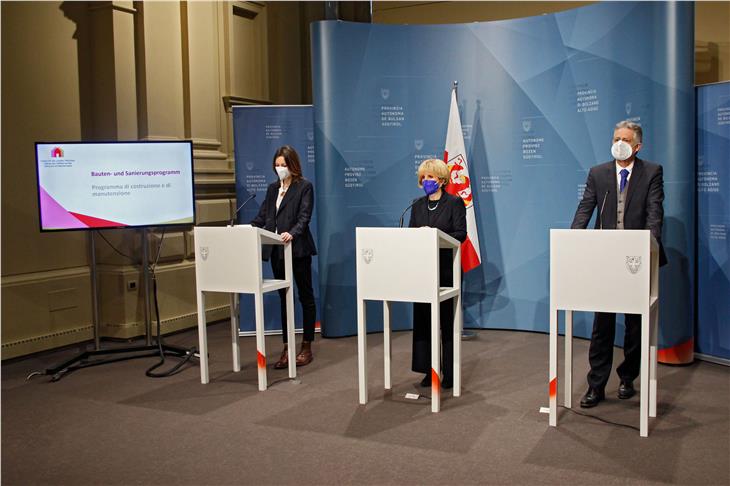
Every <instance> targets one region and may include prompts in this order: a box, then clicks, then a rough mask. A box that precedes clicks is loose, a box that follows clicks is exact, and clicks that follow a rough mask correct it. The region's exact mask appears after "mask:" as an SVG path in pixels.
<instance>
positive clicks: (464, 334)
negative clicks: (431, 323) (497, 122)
mask: <svg viewBox="0 0 730 486" xmlns="http://www.w3.org/2000/svg"><path fill="white" fill-rule="evenodd" d="M451 89H452V90H453V91H454V94H455V95H456V102H457V103H458V102H459V81H458V80H456V79H455V80H454V82H453V83H452V85H451ZM461 278H462V280H463V279H464V274H463V273H462V274H461ZM462 288H463V286H462ZM476 337H477V333H476V332H475V331H472V330H469V329H462V330H461V340H462V341H469V340H472V339H474V338H476Z"/></svg>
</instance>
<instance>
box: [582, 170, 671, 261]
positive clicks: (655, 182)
mask: <svg viewBox="0 0 730 486" xmlns="http://www.w3.org/2000/svg"><path fill="white" fill-rule="evenodd" d="M626 190H627V191H628V192H627V193H626V203H625V207H624V228H625V229H648V230H650V231H651V234H652V235H653V236H654V238H656V240H657V243H659V265H665V264H666V263H667V257H666V255H665V253H664V246H663V245H662V223H663V221H664V206H663V202H664V179H663V170H662V166H661V165H659V164H654V163H652V162H647V161H644V160H641V159H639V158H638V157H637V158H636V159H635V160H634V168H633V170H632V173H631V178H630V179H629V185H628V188H627V189H626ZM604 198H605V201H606V203H605V207H604V208H603V214H601V206H602V205H603V201H604ZM617 208H618V185H617V182H616V162H615V161H613V160H612V161H611V162H606V163H604V164H601V165H597V166H595V167H592V168H591V170H590V171H589V172H588V180H587V181H586V190H585V193H583V199H582V200H581V201H580V204H579V205H578V209H577V210H576V212H575V217H574V218H573V223H572V224H571V225H570V227H571V228H572V229H585V228H586V227H587V226H588V222H589V221H590V219H591V215H592V214H593V210H594V209H596V210H597V213H598V214H597V216H596V224H595V228H596V229H600V228H603V229H616V211H617Z"/></svg>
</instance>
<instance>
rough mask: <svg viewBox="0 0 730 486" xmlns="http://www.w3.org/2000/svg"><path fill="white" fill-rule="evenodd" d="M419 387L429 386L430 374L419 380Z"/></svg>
mask: <svg viewBox="0 0 730 486" xmlns="http://www.w3.org/2000/svg"><path fill="white" fill-rule="evenodd" d="M420 385H421V386H422V387H427V386H431V374H430V373H426V376H424V377H423V379H422V380H421V383H420Z"/></svg>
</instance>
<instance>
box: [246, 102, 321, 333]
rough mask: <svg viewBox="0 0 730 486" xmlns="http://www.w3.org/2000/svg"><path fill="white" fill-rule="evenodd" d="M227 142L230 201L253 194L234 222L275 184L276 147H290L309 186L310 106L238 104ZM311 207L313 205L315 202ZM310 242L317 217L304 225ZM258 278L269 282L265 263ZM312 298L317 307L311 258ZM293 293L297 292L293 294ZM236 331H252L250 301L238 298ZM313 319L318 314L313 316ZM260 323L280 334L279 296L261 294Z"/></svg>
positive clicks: (251, 213) (250, 213) (298, 318)
mask: <svg viewBox="0 0 730 486" xmlns="http://www.w3.org/2000/svg"><path fill="white" fill-rule="evenodd" d="M233 140H234V151H235V157H236V199H237V200H238V204H241V203H243V201H245V200H246V198H248V195H249V194H253V193H255V194H256V199H254V200H253V201H251V202H249V203H248V204H247V205H246V207H244V208H243V209H242V210H241V211H240V212H239V213H238V223H239V224H248V223H249V222H250V221H251V220H252V219H253V218H254V217H255V216H256V214H257V213H258V211H259V207H260V206H261V204H263V202H264V198H265V196H266V189H267V187H268V186H269V184H270V183H272V182H274V181H276V174H275V173H274V170H273V168H272V166H273V159H274V153H275V152H276V149H277V148H279V147H281V146H282V145H291V146H292V147H294V149H295V150H296V151H297V153H298V154H299V160H300V162H301V164H302V172H303V174H304V177H305V178H306V179H308V180H309V181H310V182H312V184H314V186H315V193H316V191H317V185H316V182H315V177H316V174H315V157H314V132H313V129H312V107H311V106H310V105H302V106H240V107H234V108H233ZM315 207H316V202H315ZM309 228H310V230H311V231H312V236H313V237H314V240H315V243H316V241H317V218H316V216H314V215H313V217H312V222H311V223H310V224H309ZM263 269H264V277H265V278H273V274H272V273H271V265H270V264H269V263H268V262H264V263H263ZM312 280H313V282H312V283H313V285H314V296H315V299H316V300H317V304H318V305H319V271H318V265H317V257H316V256H315V257H314V258H313V260H312ZM297 295H298V294H297ZM240 302H241V324H240V327H241V330H242V331H255V324H254V308H253V297H252V296H250V295H241V301H240ZM294 308H295V322H296V329H297V330H301V329H302V308H301V306H300V305H299V303H298V300H297V297H296V296H295V301H294ZM317 316H318V317H319V312H317ZM264 319H265V321H266V330H267V331H279V332H281V311H280V308H279V296H278V294H277V293H275V292H272V293H268V294H265V296H264Z"/></svg>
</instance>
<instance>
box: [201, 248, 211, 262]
mask: <svg viewBox="0 0 730 486" xmlns="http://www.w3.org/2000/svg"><path fill="white" fill-rule="evenodd" d="M209 254H210V250H208V247H207V246H201V247H200V258H202V259H203V261H205V260H207V259H208V255H209Z"/></svg>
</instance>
